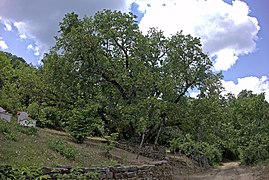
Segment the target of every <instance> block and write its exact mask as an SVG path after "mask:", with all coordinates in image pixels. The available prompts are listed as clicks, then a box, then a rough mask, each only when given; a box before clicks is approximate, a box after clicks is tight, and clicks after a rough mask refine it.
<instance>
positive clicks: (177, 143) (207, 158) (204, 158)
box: [170, 134, 221, 166]
mask: <svg viewBox="0 0 269 180" xmlns="http://www.w3.org/2000/svg"><path fill="white" fill-rule="evenodd" d="M176 150H179V151H180V152H181V153H183V154H185V155H186V156H188V157H190V158H192V159H194V160H196V161H197V162H199V163H200V164H201V165H202V166H206V165H213V164H214V163H219V162H220V161H221V153H220V151H219V150H218V149H217V148H216V147H215V146H214V145H210V144H208V143H207V142H197V141H194V140H193V139H191V136H190V135H188V134H187V135H186V136H185V138H184V139H180V138H177V139H173V140H172V141H170V151H172V152H175V151H176Z"/></svg>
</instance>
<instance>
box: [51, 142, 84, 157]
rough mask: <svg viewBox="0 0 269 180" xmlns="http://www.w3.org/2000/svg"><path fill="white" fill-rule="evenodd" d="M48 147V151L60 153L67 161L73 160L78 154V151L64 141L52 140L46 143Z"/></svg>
mask: <svg viewBox="0 0 269 180" xmlns="http://www.w3.org/2000/svg"><path fill="white" fill-rule="evenodd" d="M48 145H49V148H50V149H52V150H54V151H56V152H58V153H60V154H61V155H62V156H64V157H66V158H67V159H71V160H74V159H75V158H76V156H77V155H78V154H79V152H78V150H77V149H75V147H73V146H72V145H70V144H68V142H66V141H64V140H60V139H53V140H50V141H49V142H48Z"/></svg>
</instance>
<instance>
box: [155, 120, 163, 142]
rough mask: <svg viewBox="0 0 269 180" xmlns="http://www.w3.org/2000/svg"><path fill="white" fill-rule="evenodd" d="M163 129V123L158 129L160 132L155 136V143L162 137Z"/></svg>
mask: <svg viewBox="0 0 269 180" xmlns="http://www.w3.org/2000/svg"><path fill="white" fill-rule="evenodd" d="M161 130H162V125H160V128H159V130H158V133H157V135H156V138H155V141H154V145H157V144H158V139H159V137H160V134H161Z"/></svg>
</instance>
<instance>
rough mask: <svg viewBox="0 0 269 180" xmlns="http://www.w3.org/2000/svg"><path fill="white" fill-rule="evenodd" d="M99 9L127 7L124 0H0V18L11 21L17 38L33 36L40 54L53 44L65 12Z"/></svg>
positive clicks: (123, 8)
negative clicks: (15, 29)
mask: <svg viewBox="0 0 269 180" xmlns="http://www.w3.org/2000/svg"><path fill="white" fill-rule="evenodd" d="M102 9H112V10H122V11H127V10H128V7H127V4H126V2H125V0H115V1H108V0H76V1H66V0H57V1H55V0H46V1H44V0H35V1H32V0H23V1H18V0H0V19H1V20H3V21H7V22H12V23H14V26H15V27H16V28H17V29H18V31H19V35H18V37H19V38H20V39H26V38H28V39H31V40H34V41H35V44H36V46H37V47H38V49H39V52H40V55H42V54H43V52H46V51H47V50H48V49H49V48H50V47H51V46H53V45H54V43H55V40H54V36H56V35H57V34H58V30H59V22H60V21H62V19H63V18H64V15H65V14H66V13H69V12H75V13H77V14H79V15H80V17H84V16H85V15H87V16H92V15H94V14H95V13H96V12H97V11H99V10H102Z"/></svg>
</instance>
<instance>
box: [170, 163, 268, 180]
mask: <svg viewBox="0 0 269 180" xmlns="http://www.w3.org/2000/svg"><path fill="white" fill-rule="evenodd" d="M263 178H264V177H263V176H261V175H260V172H259V171H258V170H257V169H256V168H250V167H243V166H240V163H239V162H227V163H223V164H222V165H221V166H218V167H216V168H214V169H210V170H207V171H205V172H202V173H198V174H189V175H177V176H175V179H178V180H260V179H263Z"/></svg>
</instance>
